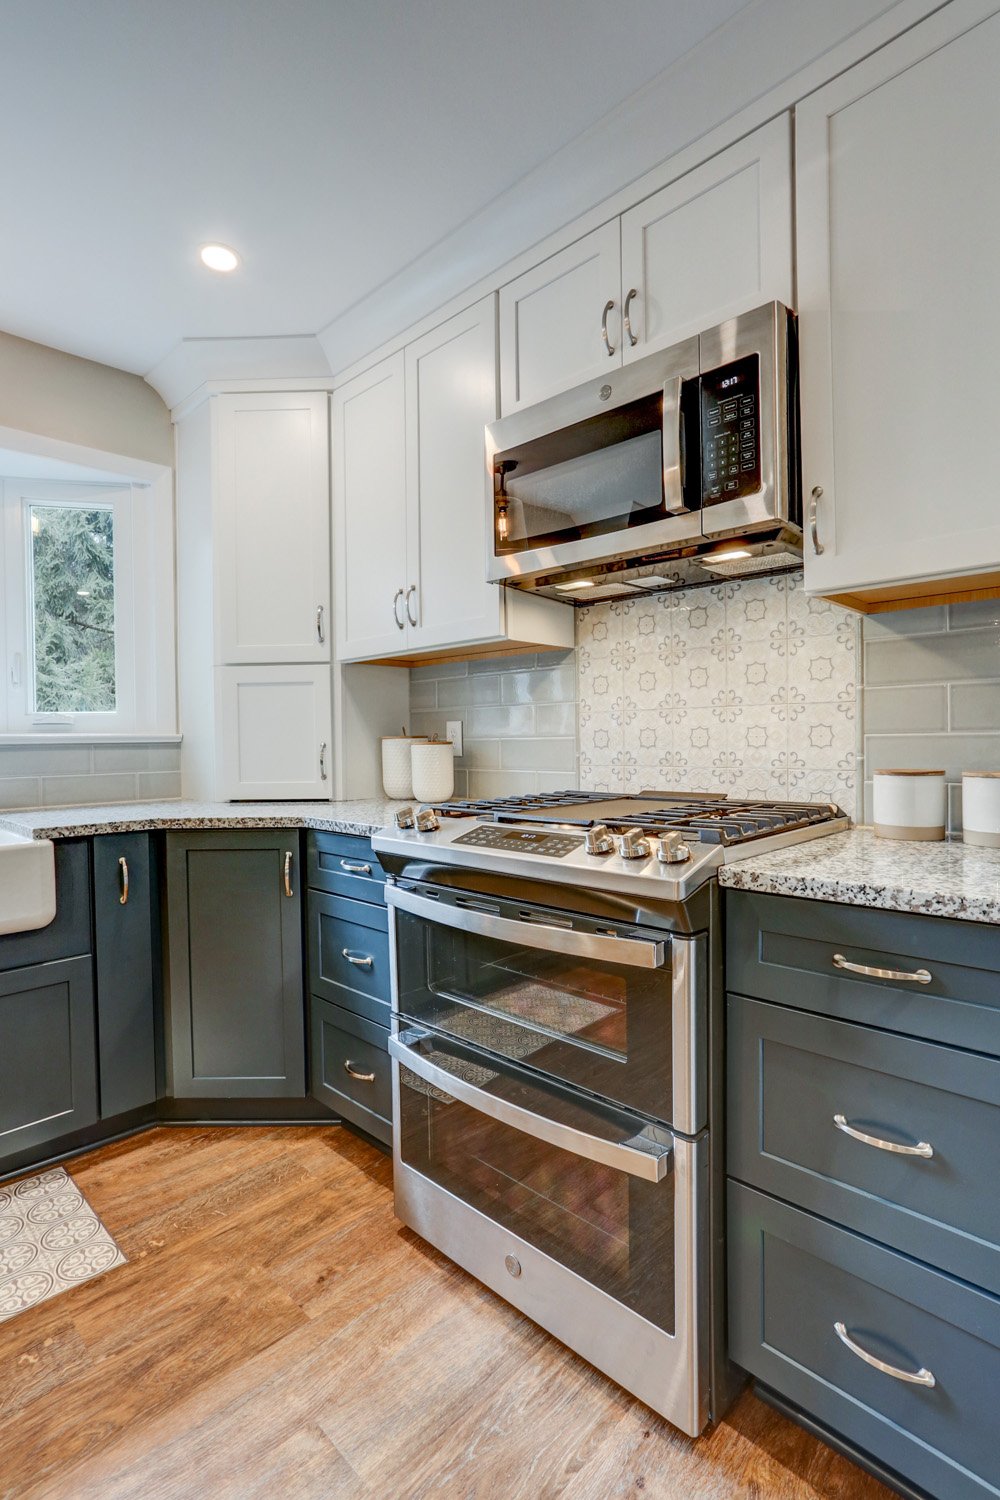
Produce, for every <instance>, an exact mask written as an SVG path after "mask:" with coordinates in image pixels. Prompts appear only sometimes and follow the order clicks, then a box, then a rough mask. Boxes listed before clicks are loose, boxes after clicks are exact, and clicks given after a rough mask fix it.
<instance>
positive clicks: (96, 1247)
mask: <svg viewBox="0 0 1000 1500" xmlns="http://www.w3.org/2000/svg"><path fill="white" fill-rule="evenodd" d="M124 1264H125V1257H124V1255H123V1254H122V1253H121V1251H120V1250H119V1248H118V1246H117V1245H116V1244H115V1242H114V1240H113V1239H112V1238H111V1236H110V1234H109V1233H108V1231H107V1230H106V1229H105V1227H104V1225H103V1224H102V1223H101V1221H100V1219H99V1218H98V1217H97V1215H96V1214H95V1213H94V1210H93V1209H92V1208H91V1206H90V1204H89V1203H88V1202H87V1200H86V1198H85V1197H84V1196H83V1194H82V1193H81V1192H80V1189H79V1188H78V1187H77V1185H76V1183H75V1182H74V1181H73V1179H72V1177H70V1175H69V1173H68V1172H66V1171H64V1170H63V1168H62V1167H54V1168H53V1169H52V1170H51V1171H50V1172H40V1173H39V1174H38V1176H37V1177H25V1178H23V1179H22V1181H20V1182H12V1183H11V1184H10V1185H9V1186H8V1187H0V1323H2V1322H4V1321H5V1320H6V1319H7V1318H13V1317H16V1315H17V1314H18V1313H19V1312H24V1311H25V1310H26V1309H27V1308H29V1307H34V1306H35V1305H36V1303H38V1302H45V1301H47V1299H48V1298H49V1297H55V1296H57V1295H58V1293H59V1292H65V1291H67V1290H68V1288H69V1287H71V1286H79V1284H80V1283H81V1282H82V1281H90V1280H91V1278H92V1277H94V1276H100V1275H101V1273H102V1272H103V1271H110V1270H111V1268H112V1266H123V1265H124Z"/></svg>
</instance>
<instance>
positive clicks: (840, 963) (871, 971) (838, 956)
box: [833, 953, 934, 984]
mask: <svg viewBox="0 0 1000 1500" xmlns="http://www.w3.org/2000/svg"><path fill="white" fill-rule="evenodd" d="M833 964H834V968H837V969H846V971H847V972H848V974H863V975H864V976H865V978H866V979H895V980H897V981H899V982H901V983H903V984H930V982H931V980H932V978H933V977H934V976H933V975H932V974H931V972H930V970H929V969H876V968H875V967H874V966H873V965H872V964H852V963H851V961H850V959H849V958H845V957H844V955H843V954H842V953H835V954H834V955H833Z"/></svg>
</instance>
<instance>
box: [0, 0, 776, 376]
mask: <svg viewBox="0 0 1000 1500" xmlns="http://www.w3.org/2000/svg"><path fill="white" fill-rule="evenodd" d="M745 4H747V0H614V3H609V0H166V3H164V0H85V3H80V0H4V3H3V23H2V43H0V45H2V57H3V86H2V109H3V119H4V136H5V139H6V147H5V149H4V150H3V151H2V152H0V195H2V196H0V201H2V203H3V212H2V214H0V328H3V329H6V330H8V331H9V332H12V333H16V334H20V335H21V336H22V337H25V338H30V339H35V340H37V341H38V342H40V343H46V344H51V345H54V346H55V347H56V348H61V349H67V350H69V351H71V352H72V353H75V354H81V355H85V356H87V357H89V358H91V359H98V360H102V361H104V362H106V363H109V364H113V365H119V366H121V367H122V368H124V369H128V370H134V371H136V372H138V373H145V372H146V371H148V370H149V369H150V368H151V366H153V365H154V364H155V363H156V362H157V361H158V360H159V359H161V358H162V357H163V356H164V355H165V354H166V353H167V352H168V351H169V350H170V349H171V348H172V347H173V346H174V345H175V344H176V343H177V341H178V340H179V339H181V338H195V337H199V338H216V337H237V336H256V335H274V334H303V333H309V334H311V333H315V332H317V331H318V330H319V329H321V328H323V327H324V326H325V325H326V324H327V323H329V322H331V321H332V320H333V319H334V318H336V317H338V316H339V315H340V314H341V313H343V312H344V311H345V310H346V309H347V308H349V307H351V306H352V305H353V304H355V303H357V302H358V301H360V300H361V299H363V298H364V297H366V296H367V295H368V294H370V293H371V292H372V291H373V290H374V289H375V288H377V287H378V286H379V285H380V284H381V283H383V282H384V281H386V280H387V279H388V278H390V277H391V276H393V275H395V274H396V273H398V272H399V271H400V270H401V269H403V267H405V266H407V265H408V264H409V263H410V262H411V261H413V260H414V259H415V258H416V257H417V256H418V255H420V254H421V253H422V252H424V251H426V250H427V249H428V248H429V247H431V246H432V245H434V244H435V243H436V242H437V241H438V240H440V239H441V238H442V237H444V236H446V235H448V234H449V233H450V232H451V231H453V230H455V229H456V228H457V227H458V226H459V225H461V224H462V223H463V222H464V221H465V220H467V219H468V218H469V217H470V216H472V215H473V214H475V213H477V212H479V211H480V210H482V209H483V208H484V207H485V206H486V205H488V204H489V202H490V201H491V200H492V199H493V198H494V197H496V196H497V195H498V194H500V193H501V192H503V191H505V190H506V189H509V188H510V187H511V186H512V185H513V184H514V183H516V182H517V181H518V180H519V179H520V178H522V177H523V176H525V174H527V173H528V172H530V171H531V170H532V169H533V168H535V167H537V166H538V164H539V163H540V162H542V161H544V160H545V159H546V158H547V157H549V156H550V155H551V154H552V153H553V152H554V151H556V150H558V149H559V148H560V147H561V146H563V145H565V144H566V143H567V142H568V141H570V140H572V139H573V138H574V137H575V136H578V135H579V134H580V133H581V132H582V131H584V130H586V129H587V128H589V127H590V126H592V125H594V124H595V123H596V122H597V121H598V120H599V119H601V118H602V117H603V116H604V115H605V114H606V113H607V112H608V111H609V110H611V109H612V108H613V107H614V106H615V105H617V104H619V103H621V101H622V100H623V99H625V98H627V97H628V96H629V95H630V94H632V93H634V92H635V91H636V90H637V89H639V88H641V87H642V86H643V85H644V84H646V83H647V82H649V81H650V80H651V79H652V78H653V77H655V76H656V75H657V74H658V73H660V72H662V71H663V70H664V69H665V68H667V67H669V66H670V65H671V64H673V63H675V62H676V61H677V60H678V59H679V58H680V57H682V56H683V55H684V54H685V53H686V52H688V51H689V50H690V49H691V48H692V47H694V46H696V45H697V44H698V43H699V42H700V41H702V40H703V39H704V38H705V37H706V36H707V35H708V34H709V33H710V32H712V31H713V30H715V29H716V28H717V27H718V26H720V25H722V24H723V23H725V22H726V21H727V20H728V19H730V18H731V17H732V16H733V15H735V14H736V12H737V11H739V10H742V9H743V8H744V6H745ZM208 240H221V241H222V242H224V243H226V244H230V245H232V246H234V247H235V248H236V249H237V250H239V251H240V253H241V254H242V255H243V257H244V265H243V267H242V269H241V270H240V271H238V272H237V273H235V274H234V275H232V276H230V277H223V276H219V275H216V274H213V273H211V272H209V271H206V270H204V269H203V268H202V267H201V266H200V264H199V263H198V260H197V250H198V247H199V245H201V244H202V243H204V242H205V241H208Z"/></svg>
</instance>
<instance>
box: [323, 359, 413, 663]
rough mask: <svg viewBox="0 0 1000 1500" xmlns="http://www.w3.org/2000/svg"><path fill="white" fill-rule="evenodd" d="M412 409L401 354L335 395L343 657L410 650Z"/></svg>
mask: <svg viewBox="0 0 1000 1500" xmlns="http://www.w3.org/2000/svg"><path fill="white" fill-rule="evenodd" d="M405 445H406V406H405V394H404V378H403V354H402V352H400V353H399V354H394V355H392V356H390V358H389V359H385V360H383V361H382V362H381V363H380V364H377V365H374V366H373V367H372V369H370V370H366V371H365V373H364V374H363V375H359V376H357V378H356V379H354V380H352V381H350V382H349V383H348V384H347V385H343V386H341V387H340V388H339V390H336V391H334V393H333V439H332V447H333V508H334V538H335V541H334V555H335V564H334V566H335V570H336V578H337V655H338V657H339V658H340V659H341V660H345V661H358V660H364V659H365V658H368V657H372V656H386V655H391V654H393V653H394V652H397V651H400V650H401V649H404V648H405V645H406V615H405V597H404V596H405V593H406V582H405V575H406V456H405Z"/></svg>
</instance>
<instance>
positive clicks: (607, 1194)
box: [393, 1030, 675, 1334]
mask: <svg viewBox="0 0 1000 1500" xmlns="http://www.w3.org/2000/svg"><path fill="white" fill-rule="evenodd" d="M415 1038H416V1034H415V1033H413V1032H407V1031H405V1030H404V1031H403V1032H401V1034H400V1036H399V1038H398V1043H400V1044H402V1049H400V1048H399V1047H398V1046H397V1041H396V1039H395V1038H394V1041H393V1051H394V1054H395V1055H396V1056H397V1058H398V1059H399V1116H398V1122H397V1140H398V1142H399V1155H400V1160H401V1162H402V1163H403V1165H404V1166H406V1167H410V1168H412V1169H413V1170H415V1171H416V1172H418V1173H420V1175H421V1176H422V1177H423V1178H425V1179H427V1180H429V1181H430V1182H433V1183H434V1184H436V1186H438V1187H440V1188H443V1189H445V1191H447V1192H448V1193H451V1194H453V1195H454V1196H455V1197H457V1198H459V1199H460V1200H461V1201H462V1202H463V1203H466V1204H468V1205H469V1206H470V1207H472V1208H474V1209H476V1210H478V1212H479V1213H481V1214H484V1215H486V1216H487V1217H488V1218H490V1219H492V1220H493V1221H494V1222H495V1223H496V1224H497V1225H499V1226H500V1227H501V1228H503V1229H505V1230H507V1231H508V1233H510V1234H512V1235H516V1236H518V1237H519V1238H520V1239H522V1240H526V1241H527V1242H528V1243H529V1244H531V1245H534V1246H535V1247H536V1248H537V1249H539V1250H541V1251H543V1252H544V1253H545V1254H547V1255H549V1256H551V1257H552V1259H553V1260H555V1261H557V1262H558V1263H559V1264H560V1265H562V1266H566V1267H568V1268H569V1269H570V1270H572V1271H575V1272H576V1274H577V1275H578V1276H581V1277H583V1278H585V1279H586V1280H587V1281H589V1282H591V1283H592V1284H593V1285H594V1286H596V1287H598V1288H599V1289H600V1290H601V1291H603V1292H606V1293H608V1294H609V1295H610V1296H612V1297H614V1298H615V1300H616V1301H618V1302H621V1303H623V1304H624V1305H625V1306H626V1307H630V1308H632V1309H633V1310H634V1311H635V1312H637V1313H639V1314H640V1315H641V1316H642V1317H644V1318H646V1319H648V1321H649V1322H650V1323H653V1324H654V1325H655V1326H657V1327H658V1328H661V1329H663V1330H664V1331H665V1332H667V1333H670V1334H672V1333H673V1332H674V1316H675V1309H674V1264H675V1253H674V1252H675V1246H674V1232H675V1222H674V1220H675V1194H674V1186H673V1175H672V1173H673V1168H672V1138H671V1136H670V1134H669V1132H668V1131H666V1130H665V1129H664V1128H663V1127H662V1126H649V1125H644V1122H643V1121H642V1120H638V1119H629V1118H628V1117H627V1116H625V1115H621V1114H619V1113H617V1112H615V1111H612V1110H610V1109H607V1108H602V1107H601V1106H599V1105H596V1104H594V1103H592V1102H589V1101H587V1100H586V1099H585V1097H584V1096H583V1095H574V1094H573V1093H572V1091H570V1090H568V1089H559V1088H558V1087H553V1086H551V1085H550V1086H546V1085H545V1084H544V1083H543V1082H542V1081H541V1080H538V1079H535V1078H533V1077H532V1076H531V1075H529V1074H527V1073H525V1072H523V1071H522V1070H521V1069H519V1068H517V1067H514V1066H510V1065H508V1064H505V1063H501V1062H499V1061H498V1060H497V1059H495V1058H491V1057H489V1056H488V1055H486V1054H484V1053H479V1052H477V1051H476V1050H475V1049H472V1048H467V1047H463V1046H459V1045H456V1044H454V1043H452V1042H450V1041H447V1040H446V1039H443V1038H441V1037H438V1036H430V1035H429V1034H427V1033H421V1034H419V1041H415ZM418 1049H419V1050H418ZM406 1055H409V1056H411V1057H412V1062H413V1066H412V1067H409V1066H407V1065H406V1062H405V1061H404V1057H405V1056H406ZM418 1069H420V1070H422V1071H421V1072H418V1071H417V1070H418ZM427 1074H430V1075H431V1077H432V1078H433V1080H434V1081H430V1079H429V1077H428V1076H427ZM449 1087H454V1088H455V1089H456V1091H461V1092H462V1093H463V1095H464V1096H465V1097H464V1098H463V1099H457V1098H455V1097H454V1096H453V1095H452V1094H450V1093H449V1091H448V1090H449ZM470 1099H471V1101H472V1102H468V1101H469V1100H470ZM477 1099H478V1100H480V1101H481V1102H482V1106H483V1107H482V1108H479V1107H477V1104H476V1101H477ZM495 1101H497V1102H496V1103H495ZM505 1105H506V1106H512V1107H513V1108H514V1109H515V1110H516V1111H518V1112H519V1113H520V1115H521V1117H522V1118H523V1119H525V1120H526V1122H527V1123H526V1124H525V1126H524V1128H522V1129H519V1128H517V1127H515V1126H514V1125H512V1124H510V1123H507V1122H505V1121H504V1120H503V1119H499V1118H496V1117H494V1116H493V1115H492V1114H491V1113H490V1111H491V1110H492V1109H494V1108H498V1109H499V1111H500V1112H501V1113H502V1112H503V1111H504V1106H505ZM545 1122H554V1123H555V1124H556V1126H557V1127H562V1128H564V1129H565V1131H566V1139H567V1140H572V1137H573V1134H574V1132H576V1133H579V1134H580V1135H581V1136H582V1137H584V1138H586V1139H587V1140H589V1141H591V1142H592V1141H593V1140H594V1139H595V1138H596V1139H598V1140H603V1141H605V1142H607V1143H609V1144H610V1145H612V1147H613V1148H614V1149H618V1150H622V1152H623V1157H624V1158H625V1159H627V1158H628V1157H629V1156H635V1155H636V1154H639V1153H637V1152H636V1150H635V1147H636V1144H637V1143H641V1142H642V1141H646V1142H647V1143H648V1148H649V1149H650V1150H651V1151H652V1152H653V1153H654V1156H653V1157H652V1158H651V1159H652V1160H655V1159H656V1157H657V1156H658V1157H659V1169H660V1178H659V1180H650V1176H649V1175H648V1174H645V1175H643V1176H639V1175H634V1174H633V1172H632V1171H631V1170H629V1169H628V1168H625V1169H623V1168H622V1167H621V1166H618V1165H611V1164H609V1163H606V1162H604V1161H600V1160H594V1159H592V1158H591V1157H590V1156H587V1155H582V1154H578V1152H577V1151H576V1150H574V1149H571V1148H570V1149H564V1148H563V1147H562V1146H557V1145H554V1144H551V1142H550V1141H548V1140H546V1139H544V1138H539V1136H538V1135H536V1134H533V1133H532V1130H533V1128H534V1126H535V1124H538V1123H540V1124H542V1130H543V1134H544V1130H545ZM643 1130H645V1136H640V1135H639V1134H638V1133H639V1132H641V1131H643ZM640 1151H641V1146H640Z"/></svg>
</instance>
